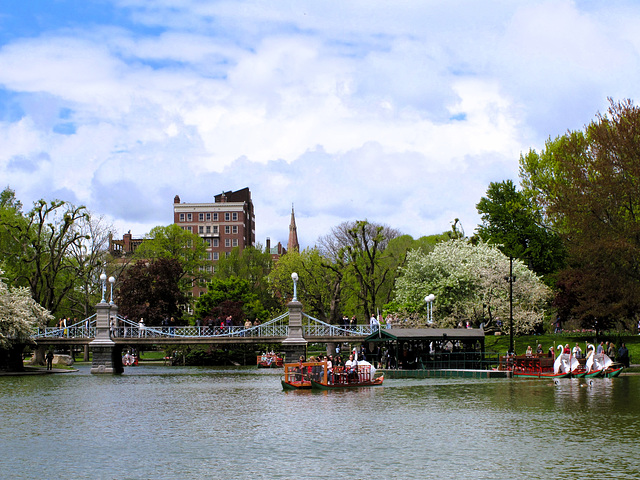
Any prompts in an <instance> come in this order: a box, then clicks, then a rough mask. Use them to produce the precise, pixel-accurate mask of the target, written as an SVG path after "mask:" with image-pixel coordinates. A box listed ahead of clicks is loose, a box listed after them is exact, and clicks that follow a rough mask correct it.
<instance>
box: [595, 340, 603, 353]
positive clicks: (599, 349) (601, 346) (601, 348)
mask: <svg viewBox="0 0 640 480" xmlns="http://www.w3.org/2000/svg"><path fill="white" fill-rule="evenodd" d="M601 353H604V342H600V345H598V349H597V350H596V354H597V355H600V354H601Z"/></svg>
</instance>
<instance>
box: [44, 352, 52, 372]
mask: <svg viewBox="0 0 640 480" xmlns="http://www.w3.org/2000/svg"><path fill="white" fill-rule="evenodd" d="M45 358H46V360H47V370H53V352H52V351H51V350H49V351H48V352H47V355H46V357H45Z"/></svg>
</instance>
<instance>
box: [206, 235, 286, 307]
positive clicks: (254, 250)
mask: <svg viewBox="0 0 640 480" xmlns="http://www.w3.org/2000/svg"><path fill="white" fill-rule="evenodd" d="M272 268H273V260H272V259H271V253H270V252H268V251H266V250H265V251H263V250H262V248H261V247H260V246H258V247H247V248H244V249H242V250H240V248H238V247H235V248H234V249H233V250H231V252H230V255H229V256H228V257H227V256H225V257H223V258H221V259H220V260H218V264H217V265H216V274H215V278H217V279H221V280H226V279H231V278H239V279H243V280H246V281H247V282H248V283H249V285H250V286H251V290H252V292H253V293H255V295H256V298H255V299H254V300H252V303H253V304H254V308H255V309H256V311H255V312H254V314H250V316H253V317H254V318H255V315H257V316H259V317H260V318H262V317H263V313H262V311H263V310H273V309H275V308H277V306H278V302H277V300H276V298H275V297H274V296H273V294H272V292H271V288H270V286H269V273H270V272H271V269H272ZM258 303H259V304H260V305H257V304H258ZM258 312H259V314H258Z"/></svg>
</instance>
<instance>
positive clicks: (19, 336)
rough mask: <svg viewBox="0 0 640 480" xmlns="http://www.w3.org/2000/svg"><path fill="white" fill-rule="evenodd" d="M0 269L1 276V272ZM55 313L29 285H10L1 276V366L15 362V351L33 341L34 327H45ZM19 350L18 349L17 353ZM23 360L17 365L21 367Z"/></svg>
mask: <svg viewBox="0 0 640 480" xmlns="http://www.w3.org/2000/svg"><path fill="white" fill-rule="evenodd" d="M2 273H3V272H2V271H1V270H0V275H2ZM52 318H53V316H52V315H51V314H50V313H49V312H48V311H47V310H46V309H44V308H43V307H41V306H40V305H39V304H38V303H36V302H35V301H34V300H33V298H31V293H30V291H29V289H28V288H26V287H15V288H9V287H7V285H6V284H5V283H4V282H3V281H2V279H0V367H6V366H9V367H11V366H12V365H15V364H16V362H13V361H12V359H11V354H12V352H16V351H18V350H19V351H21V350H22V347H23V346H24V345H25V344H27V343H30V342H31V339H30V337H31V334H32V333H33V329H34V327H37V326H44V325H46V323H47V322H48V321H49V320H51V319H52ZM18 353H19V352H18ZM20 366H21V362H20V363H19V364H18V365H17V367H18V368H19V367H20Z"/></svg>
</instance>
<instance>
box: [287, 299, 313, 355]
mask: <svg viewBox="0 0 640 480" xmlns="http://www.w3.org/2000/svg"><path fill="white" fill-rule="evenodd" d="M287 308H288V309H289V336H288V337H287V338H285V339H284V340H283V341H282V351H283V352H284V354H285V358H286V361H287V362H288V363H293V362H296V361H297V360H298V358H300V356H304V357H305V358H306V356H307V341H306V340H305V339H304V337H303V336H302V303H300V302H298V301H297V300H294V301H291V302H289V303H288V304H287Z"/></svg>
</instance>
